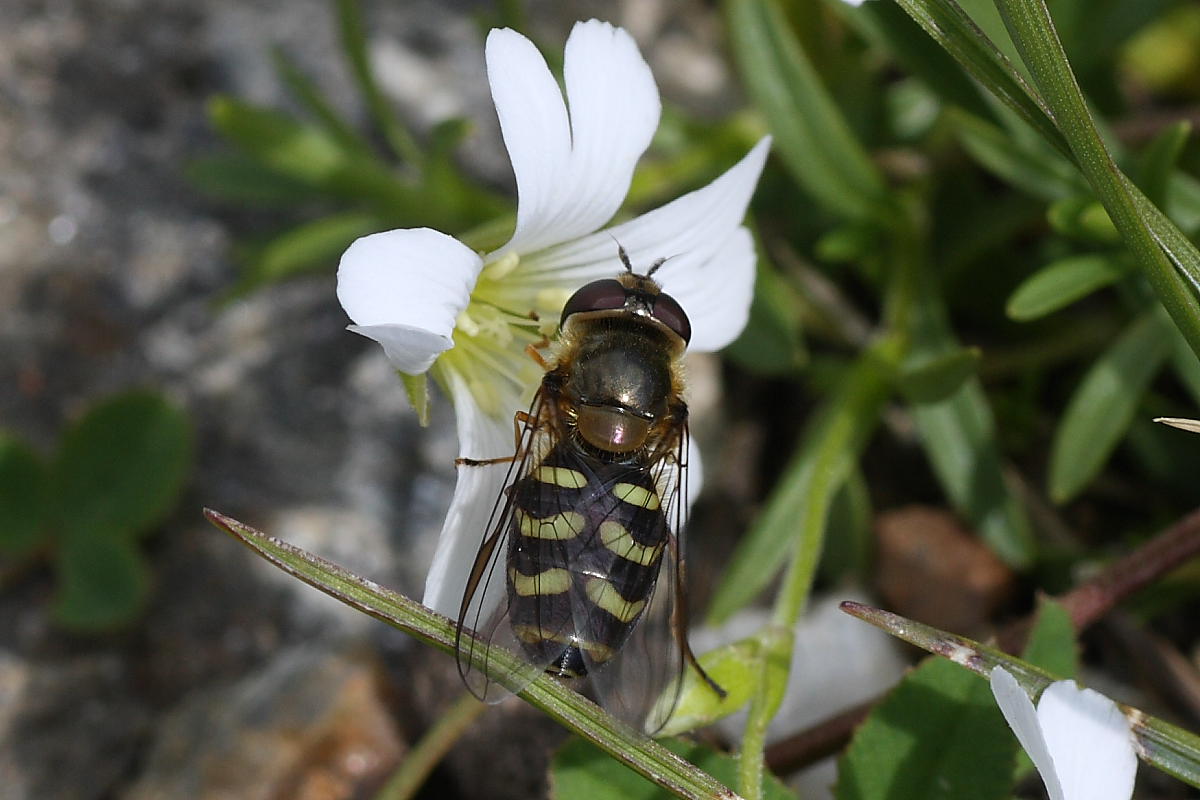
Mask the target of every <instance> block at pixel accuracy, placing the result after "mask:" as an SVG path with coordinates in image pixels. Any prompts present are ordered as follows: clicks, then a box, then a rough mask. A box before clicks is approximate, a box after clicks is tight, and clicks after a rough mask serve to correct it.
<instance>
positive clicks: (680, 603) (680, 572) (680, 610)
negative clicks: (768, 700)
mask: <svg viewBox="0 0 1200 800" xmlns="http://www.w3.org/2000/svg"><path fill="white" fill-rule="evenodd" d="M667 543H668V544H667V546H668V547H670V548H671V555H672V557H673V558H674V559H675V564H676V565H677V567H676V569H675V597H676V598H677V599H676V602H675V607H674V608H673V609H672V610H671V625H672V626H673V627H674V628H675V638H676V639H677V640H678V642H679V647H680V649H681V650H683V656H684V658H686V659H687V660H688V663H689V664H691V665H692V667H693V668H695V670H696V672H697V673H699V674H700V677H701V678H703V679H704V682H705V683H707V684H708V686H709V688H710V689H712V690H713V691H714V692H716V693H717V697H720V698H721V699H722V700H724V699H725V695H726V694H727V693H726V691H725V690H724V689H722V688H721V686H720V685H719V684H718V683H717V682H716V681H714V680H713V679H712V677H711V676H710V675H709V674H708V673H707V672H705V671H704V667H702V666H700V661H699V660H698V659H697V658H696V654H695V653H693V652H692V645H691V642H689V641H688V637H687V629H688V620H687V595H686V594H685V589H684V583H685V576H684V563H683V559H681V558H680V557H679V540H678V539H677V538H676V537H675V536H674V535H673V534H672V535H670V536H668V537H667Z"/></svg>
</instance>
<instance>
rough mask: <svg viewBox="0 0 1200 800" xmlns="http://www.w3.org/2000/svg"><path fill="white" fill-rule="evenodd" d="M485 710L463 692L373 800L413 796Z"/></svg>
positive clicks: (403, 798)
mask: <svg viewBox="0 0 1200 800" xmlns="http://www.w3.org/2000/svg"><path fill="white" fill-rule="evenodd" d="M486 708H487V706H486V705H484V704H483V703H481V702H479V700H478V699H476V697H475V695H473V694H471V693H470V692H464V693H463V694H462V696H460V697H459V698H458V699H457V700H455V701H454V705H452V706H450V708H448V709H447V710H446V712H445V713H444V714H442V716H441V718H440V719H438V721H437V723H436V724H435V725H434V726H433V727H432V728H430V729H429V730H428V731H427V732H426V734H425V735H424V736H423V737H421V741H420V742H419V743H418V744H417V746H416V747H414V748H413V749H412V751H411V752H409V754H408V757H407V758H405V759H404V761H402V762H400V766H398V767H397V768H396V770H395V771H394V772H393V773H392V775H391V777H389V778H388V781H387V783H386V784H384V786H383V788H382V789H380V790H379V794H377V795H375V800H408V798H410V797H412V796H414V795H415V794H416V793H417V790H418V789H420V788H421V786H422V785H423V784H424V783H425V779H426V778H428V777H429V773H430V772H433V768H434V767H436V766H437V765H438V762H440V761H441V760H442V758H444V757H445V755H446V753H447V752H449V750H450V748H451V747H453V746H454V744H455V742H457V741H458V740H459V739H460V738H462V735H463V734H464V733H466V731H467V729H468V728H470V727H471V723H473V722H474V721H475V720H476V719H477V718H478V717H479V715H480V714H482V713H483V711H484V709H486Z"/></svg>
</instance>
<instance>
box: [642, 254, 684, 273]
mask: <svg viewBox="0 0 1200 800" xmlns="http://www.w3.org/2000/svg"><path fill="white" fill-rule="evenodd" d="M679 255H682V254H681V253H676V254H675V255H673V256H663V257H662V258H660V259H657V260H656V261H655V262H654V263H653V264H651V265H650V269H648V270H646V277H647V278H649V277H650V276H651V275H653V274H654V273H655V272H656V271H657V270H658V268H659V267H661V266H662V265H663V264H665V263H667V262H668V261H670V260H671V259H672V258H675V257H676V256H679Z"/></svg>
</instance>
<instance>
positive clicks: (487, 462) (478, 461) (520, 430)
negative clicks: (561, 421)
mask: <svg viewBox="0 0 1200 800" xmlns="http://www.w3.org/2000/svg"><path fill="white" fill-rule="evenodd" d="M530 347H532V345H530ZM533 422H534V419H533V415H532V414H530V413H529V412H528V411H518V412H517V413H516V414H513V450H514V451H515V452H513V454H512V455H511V456H500V457H499V458H456V459H454V465H455V466H457V467H489V466H491V465H492V464H511V463H512V462H514V461H516V460H517V456H518V455H520V453H521V439H522V438H523V437H524V435H525V431H526V430H527V429H528V427H529V426H531V425H532V424H533Z"/></svg>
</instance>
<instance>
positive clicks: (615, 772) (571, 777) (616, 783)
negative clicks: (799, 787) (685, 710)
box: [550, 738, 795, 800]
mask: <svg viewBox="0 0 1200 800" xmlns="http://www.w3.org/2000/svg"><path fill="white" fill-rule="evenodd" d="M662 744H663V745H664V746H666V748H667V749H668V750H670V751H671V752H673V753H676V754H677V755H679V756H680V757H682V758H684V759H687V760H688V761H689V762H691V763H693V764H695V765H696V766H697V767H699V768H700V769H702V770H704V771H705V772H707V773H708V774H709V775H712V776H713V777H714V778H716V779H717V780H719V781H721V782H722V783H724V784H726V785H729V786H732V785H734V783H735V782H736V780H737V762H736V761H735V760H734V759H733V757H731V756H728V755H725V754H723V753H718V752H717V751H715V750H712V749H711V748H709V747H706V746H704V745H701V744H695V743H692V742H685V741H682V740H680V739H668V740H665V741H663V743H662ZM550 796H551V797H554V798H589V800H591V798H595V800H605V798H614V800H658V798H668V797H673V796H674V795H673V794H671V793H669V792H667V791H666V790H664V789H662V788H660V787H657V786H655V785H654V784H652V783H650V782H649V781H647V780H646V779H645V778H642V777H640V776H639V775H637V773H635V772H633V771H631V770H630V769H628V768H626V767H624V766H622V765H621V764H620V763H619V762H617V761H614V760H613V759H612V758H610V757H609V756H607V755H605V754H604V752H603V751H601V750H598V749H597V748H596V747H594V746H593V745H591V744H588V743H587V742H585V741H583V740H581V739H575V738H573V739H571V740H570V741H568V742H567V743H566V744H565V745H563V746H562V747H561V748H559V750H558V752H557V753H555V754H554V758H553V759H551V761H550ZM762 797H764V798H765V799H766V800H785V798H794V797H795V795H794V794H792V793H791V792H789V791H788V790H787V788H786V787H785V786H784V785H783V784H782V783H780V782H779V779H778V778H776V777H774V776H773V775H772V776H769V778H768V780H767V781H765V782H764V785H763V794H762Z"/></svg>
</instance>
